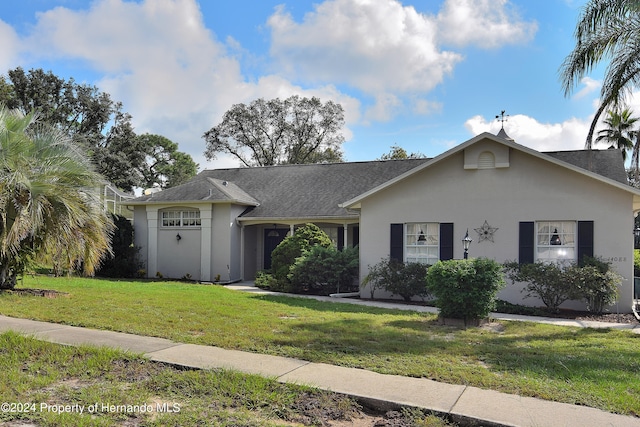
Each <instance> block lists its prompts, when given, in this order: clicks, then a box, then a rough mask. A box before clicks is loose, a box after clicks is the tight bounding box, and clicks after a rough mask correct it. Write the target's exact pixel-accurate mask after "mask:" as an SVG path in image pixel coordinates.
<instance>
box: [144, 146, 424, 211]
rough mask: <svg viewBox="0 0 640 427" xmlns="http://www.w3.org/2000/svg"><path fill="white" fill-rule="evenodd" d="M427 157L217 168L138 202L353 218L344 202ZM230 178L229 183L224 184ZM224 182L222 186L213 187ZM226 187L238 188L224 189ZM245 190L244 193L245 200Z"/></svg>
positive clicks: (422, 161) (414, 165)
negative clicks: (229, 204) (227, 204)
mask: <svg viewBox="0 0 640 427" xmlns="http://www.w3.org/2000/svg"><path fill="white" fill-rule="evenodd" d="M426 160H427V159H407V160H386V161H372V162H356V163H326V164H306V165H284V166H266V167H257V168H237V169H212V170H205V171H202V172H200V173H199V174H198V175H197V176H196V177H195V178H194V179H192V180H191V181H189V182H188V183H186V184H183V185H180V186H178V187H173V188H169V189H167V190H164V191H161V192H159V193H155V194H153V195H149V196H142V197H139V198H137V199H135V200H134V202H136V203H139V202H156V203H159V202H173V201H183V202H187V201H207V200H211V201H225V200H229V201H231V200H232V199H234V200H236V201H239V200H245V201H246V202H247V203H245V204H247V205H249V206H256V207H255V208H253V209H250V210H248V211H247V212H245V213H244V214H243V215H242V216H243V217H244V218H313V217H350V216H357V215H356V214H354V213H352V212H349V211H347V210H346V209H344V208H340V207H338V204H340V203H342V202H344V201H345V200H349V199H350V198H352V197H355V196H357V195H359V194H362V193H364V192H366V191H368V190H370V189H372V188H374V187H376V186H378V185H380V184H382V183H384V182H386V181H388V180H390V179H392V178H395V177H396V176H398V175H401V174H403V173H404V172H407V171H408V170H410V169H413V168H414V167H416V166H418V165H419V164H422V163H424V162H425V161H426ZM223 181H226V182H227V185H226V186H224V187H223V186H222V184H221V183H222V182H223ZM213 183H218V185H213ZM221 187H223V188H224V189H226V190H229V189H233V192H230V191H227V192H226V193H225V192H222V191H220V190H221ZM240 193H243V194H244V198H243V199H241V197H240V195H239V194H240Z"/></svg>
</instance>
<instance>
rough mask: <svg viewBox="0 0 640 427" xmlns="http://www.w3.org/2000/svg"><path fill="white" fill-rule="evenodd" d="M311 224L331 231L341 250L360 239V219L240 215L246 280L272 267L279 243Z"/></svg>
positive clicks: (241, 260) (328, 233)
mask: <svg viewBox="0 0 640 427" xmlns="http://www.w3.org/2000/svg"><path fill="white" fill-rule="evenodd" d="M309 223H313V224H315V225H317V226H318V227H319V228H320V229H322V230H323V231H324V232H325V233H327V235H328V236H329V238H330V239H331V241H332V242H333V244H334V246H335V247H336V248H337V249H342V248H344V247H354V246H357V245H358V244H359V242H360V227H359V226H360V223H359V219H358V218H295V219H294V218H277V219H276V218H263V219H247V220H242V218H238V225H239V226H240V242H241V248H240V264H241V265H240V271H241V272H242V276H243V277H242V280H253V279H255V277H256V273H257V272H258V271H261V270H268V269H269V268H271V252H272V251H273V250H274V249H275V248H276V246H278V245H279V244H280V242H282V241H283V240H284V239H285V238H286V237H287V236H290V235H292V234H293V233H294V232H295V230H296V229H297V228H299V227H302V226H304V225H305V224H309Z"/></svg>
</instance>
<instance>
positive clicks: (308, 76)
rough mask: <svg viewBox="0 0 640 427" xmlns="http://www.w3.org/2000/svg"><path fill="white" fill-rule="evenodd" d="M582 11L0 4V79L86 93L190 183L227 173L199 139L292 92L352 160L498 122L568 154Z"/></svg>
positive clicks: (458, 136)
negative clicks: (50, 83) (244, 106)
mask: <svg viewBox="0 0 640 427" xmlns="http://www.w3.org/2000/svg"><path fill="white" fill-rule="evenodd" d="M585 2H586V1H584V0H536V1H531V0H404V1H396V0H324V1H322V0H315V1H307V0H200V1H196V0H146V1H137V2H134V1H123V0H95V1H81V0H55V1H54V0H22V1H21V2H0V73H6V71H8V70H10V69H13V68H15V67H18V66H21V67H23V68H25V69H27V70H28V69H31V68H43V69H44V70H45V71H49V70H51V71H52V72H53V73H54V74H56V75H58V76H61V77H65V78H70V77H73V78H74V79H75V80H76V81H78V82H85V83H90V84H93V85H96V86H97V87H98V88H99V89H100V90H102V91H104V92H107V93H109V94H110V95H111V96H112V99H114V100H117V101H121V102H122V103H123V104H124V110H125V111H127V112H129V113H130V114H131V115H132V116H133V124H134V126H135V130H136V132H137V133H144V132H149V133H155V134H160V135H164V136H166V137H168V138H170V139H171V140H173V141H174V142H176V143H178V144H179V146H180V150H181V151H185V152H187V153H189V154H191V155H192V156H193V157H194V159H195V160H196V161H197V162H198V163H199V164H200V167H201V169H202V168H215V167H230V166H236V165H238V163H237V162H236V161H235V160H233V159H232V158H230V157H227V156H224V155H221V156H219V157H218V158H217V159H216V160H213V161H207V160H205V158H204V156H203V152H204V149H205V143H204V140H203V139H202V134H203V133H204V132H205V131H207V130H208V129H210V128H211V127H213V126H215V125H216V124H217V123H219V121H220V120H221V117H222V115H223V114H224V112H225V111H226V110H228V109H229V108H230V107H231V106H232V105H233V104H236V103H240V102H244V103H249V102H251V101H252V100H254V99H256V98H265V99H268V98H275V97H280V98H285V97H288V96H290V95H293V94H298V95H302V96H317V97H320V98H321V99H323V100H333V101H334V102H339V103H340V104H342V105H343V107H344V109H345V118H346V128H345V129H344V134H345V136H346V139H347V141H346V142H345V144H344V146H343V150H344V152H345V157H346V159H347V160H348V161H361V160H372V159H375V158H378V157H380V156H381V155H382V154H384V153H387V152H389V150H390V147H391V146H392V145H399V146H401V147H403V148H404V149H406V150H407V151H408V152H420V153H423V154H426V155H428V156H436V155H438V154H440V153H442V152H444V151H446V150H447V149H449V148H451V147H453V146H455V145H457V144H459V143H461V142H464V141H465V140H467V139H469V138H471V137H473V136H474V135H476V134H478V133H480V132H484V131H490V132H493V133H497V131H498V130H499V129H500V123H499V122H498V121H496V120H495V116H496V115H498V114H500V112H501V111H502V110H506V113H507V114H508V115H509V117H508V121H507V122H506V123H505V130H506V131H507V133H508V134H509V135H510V136H511V137H512V138H514V139H515V140H516V142H519V143H521V144H523V145H526V146H529V147H531V148H534V149H538V150H542V151H545V150H546V151H549V150H570V149H580V148H582V147H583V145H584V138H585V136H586V133H587V129H588V126H589V123H590V120H591V118H592V117H593V113H594V111H595V108H596V106H597V102H598V93H599V89H600V80H601V78H602V69H598V70H596V71H594V73H593V74H592V75H590V76H587V77H586V78H585V79H584V80H583V82H582V83H581V84H580V85H578V86H576V88H575V90H574V92H573V93H572V95H571V96H570V97H565V96H564V94H563V93H562V90H561V86H560V82H559V79H558V69H559V67H560V65H561V63H562V61H563V59H564V58H565V57H566V55H567V54H568V53H569V52H570V51H571V49H572V48H573V45H574V41H573V31H574V28H575V23H576V21H577V19H578V17H579V14H580V11H581V8H582V7H583V6H584V4H585ZM638 99H640V97H637V96H634V97H632V99H631V107H632V108H634V109H635V111H640V102H637V101H636V100H638ZM636 106H638V107H637V108H635V107H636ZM602 148H606V147H602Z"/></svg>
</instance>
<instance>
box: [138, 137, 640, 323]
mask: <svg viewBox="0 0 640 427" xmlns="http://www.w3.org/2000/svg"><path fill="white" fill-rule="evenodd" d="M127 204H128V205H130V206H131V207H133V210H134V227H135V241H136V245H137V246H139V247H140V256H141V258H142V261H143V262H144V265H145V266H146V274H147V276H148V277H155V276H156V275H157V273H160V274H162V276H163V277H167V278H168V277H171V278H183V277H188V278H192V279H194V280H199V281H204V282H210V281H220V282H232V281H239V280H251V279H253V278H255V275H256V272H258V271H259V270H262V269H268V268H269V267H270V265H271V251H272V250H273V249H274V248H275V247H276V246H277V244H278V243H280V242H281V241H282V239H284V237H285V236H286V235H287V234H288V233H291V232H292V231H293V230H294V229H295V227H297V226H301V225H304V224H306V223H310V222H311V223H314V224H316V225H318V226H319V227H320V228H322V229H323V230H325V231H326V232H327V234H328V235H329V236H330V237H331V239H332V240H333V241H334V243H335V244H336V246H337V247H343V246H355V245H359V248H360V277H361V279H362V278H363V277H364V276H365V275H366V274H367V272H368V268H369V266H371V265H374V264H376V263H377V262H379V261H380V260H381V259H383V258H387V257H393V258H397V259H400V260H403V261H418V262H426V263H433V262H435V261H437V260H445V259H452V258H462V257H463V246H462V239H463V237H464V236H465V234H466V233H467V231H468V233H469V237H470V238H471V239H473V242H472V243H471V247H470V249H469V256H470V257H487V258H492V259H495V260H498V261H501V262H502V261H507V260H516V259H517V260H519V261H521V262H534V261H536V260H547V261H551V260H559V259H570V260H577V259H579V257H581V256H583V255H592V256H598V257H601V258H604V259H606V260H608V261H610V262H611V263H612V265H613V267H614V268H615V269H616V271H617V272H618V273H620V274H621V275H622V276H623V277H624V279H625V280H624V282H623V284H622V286H621V289H620V297H619V308H620V311H621V312H629V311H631V306H632V304H633V241H634V239H633V237H634V235H633V229H634V214H637V213H638V212H639V211H640V190H639V189H636V188H633V187H631V186H630V185H628V184H627V176H626V172H625V168H624V164H623V161H622V155H621V152H620V151H619V150H614V149H609V150H591V151H587V150H578V151H558V152H547V153H541V152H538V151H535V150H532V149H530V148H527V147H524V146H522V145H519V144H517V143H516V142H514V141H513V140H512V139H510V138H509V137H508V136H507V135H506V133H505V132H504V130H501V131H500V133H499V134H498V135H493V134H490V133H482V134H480V135H478V136H476V137H474V138H472V139H470V140H468V141H466V142H464V143H462V144H460V145H458V146H456V147H454V148H452V149H450V150H448V151H447V152H445V153H443V154H441V155H439V156H437V157H434V158H430V159H405V160H387V161H369V162H354V163H330V164H307V165H284V166H270V167H258V168H234V169H216V170H205V171H203V172H201V173H200V174H198V175H197V176H196V177H194V178H193V179H192V180H191V181H189V182H187V183H185V184H183V185H180V186H178V187H174V188H170V189H166V190H164V191H161V192H157V193H152V194H148V195H144V196H142V197H139V198H136V199H134V200H132V201H129V202H127ZM362 296H363V297H368V296H369V291H368V290H367V289H363V290H362ZM499 298H501V299H505V300H507V301H510V302H514V303H525V304H529V305H542V304H541V302H540V301H536V300H533V299H527V300H524V301H523V300H522V294H521V292H520V288H519V287H517V286H507V287H506V288H505V289H504V290H503V291H501V293H500V294H499ZM565 306H567V307H571V308H574V307H575V308H583V307H584V305H583V304H582V303H577V302H572V303H568V304H565Z"/></svg>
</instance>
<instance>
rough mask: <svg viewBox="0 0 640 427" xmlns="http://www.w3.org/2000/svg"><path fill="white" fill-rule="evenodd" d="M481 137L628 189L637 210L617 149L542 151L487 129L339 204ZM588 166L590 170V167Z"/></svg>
mask: <svg viewBox="0 0 640 427" xmlns="http://www.w3.org/2000/svg"><path fill="white" fill-rule="evenodd" d="M484 139H489V140H492V141H495V142H498V143H500V144H504V145H506V146H508V147H510V148H512V149H515V150H519V151H522V152H525V153H527V154H530V155H532V156H534V157H537V158H540V159H543V160H546V161H548V162H551V163H554V164H556V165H558V166H562V167H565V168H567V169H569V170H573V171H575V172H578V173H581V174H583V175H587V176H589V177H591V178H594V179H596V180H599V181H602V182H605V183H607V184H609V185H612V186H614V187H617V188H620V189H623V190H625V191H628V192H629V193H632V194H633V195H634V199H633V210H634V211H637V210H640V190H639V189H637V188H634V187H632V186H630V185H629V184H628V181H627V178H626V172H625V170H624V163H623V161H622V154H621V153H620V152H619V150H581V151H555V152H549V153H541V152H539V151H536V150H533V149H531V148H528V147H525V146H524V145H520V144H517V143H516V142H515V141H514V140H513V139H511V138H509V137H508V135H507V134H506V133H505V132H501V133H500V134H499V135H498V136H496V135H493V134H491V133H488V132H484V133H482V134H480V135H477V136H475V137H474V138H471V139H470V140H468V141H466V142H464V143H462V144H460V145H458V146H456V147H454V148H452V149H450V150H448V151H446V152H444V153H442V154H440V155H439V156H437V157H434V158H432V159H429V160H427V161H426V162H424V163H423V164H421V165H418V166H417V167H415V168H414V169H412V170H410V171H408V172H406V173H404V174H402V175H399V176H397V177H395V178H393V179H391V180H389V181H387V182H385V183H383V184H382V185H379V186H377V187H375V188H373V189H371V190H369V191H367V192H364V193H361V194H360V195H358V196H357V197H354V198H352V199H350V200H348V201H345V202H344V203H341V204H340V206H342V207H345V208H351V209H354V208H358V207H359V205H360V202H361V201H362V200H363V199H365V198H366V197H369V196H371V195H372V194H375V193H377V192H378V191H381V190H382V189H384V188H387V187H389V186H391V185H393V184H395V183H397V182H399V181H402V180H404V179H405V178H407V177H409V176H411V175H413V174H415V173H417V172H419V171H421V170H423V169H425V168H428V167H430V166H432V165H434V164H436V163H439V162H440V161H442V160H444V159H446V158H448V157H450V156H452V155H454V154H456V153H459V152H461V151H463V150H464V149H465V148H467V147H469V146H471V145H473V144H476V143H477V142H479V141H481V140H484ZM590 168H591V169H593V170H589V169H590Z"/></svg>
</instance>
